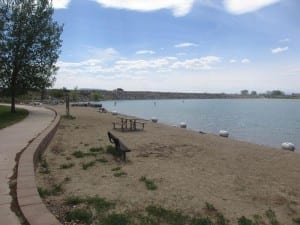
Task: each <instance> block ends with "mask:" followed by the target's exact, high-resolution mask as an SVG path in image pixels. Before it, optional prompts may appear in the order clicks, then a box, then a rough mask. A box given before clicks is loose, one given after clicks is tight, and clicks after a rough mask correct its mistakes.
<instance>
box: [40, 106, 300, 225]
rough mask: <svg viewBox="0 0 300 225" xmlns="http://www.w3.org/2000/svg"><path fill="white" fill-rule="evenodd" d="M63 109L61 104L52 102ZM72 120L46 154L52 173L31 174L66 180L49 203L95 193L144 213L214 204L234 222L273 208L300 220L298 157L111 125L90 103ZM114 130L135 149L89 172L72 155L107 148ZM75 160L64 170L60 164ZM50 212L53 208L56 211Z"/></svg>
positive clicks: (46, 180)
mask: <svg viewBox="0 0 300 225" xmlns="http://www.w3.org/2000/svg"><path fill="white" fill-rule="evenodd" d="M54 108H55V109H56V110H57V111H58V112H59V113H61V114H64V113H65V108H64V106H55V107H54ZM71 114H72V115H73V116H75V117H76V119H74V120H66V119H62V121H61V124H60V127H59V129H58V131H57V133H56V135H55V137H54V139H53V141H52V142H51V143H50V145H49V146H48V148H47V150H46V152H45V158H46V160H47V162H48V163H49V167H50V170H51V173H50V174H40V173H38V172H37V173H36V176H37V185H38V186H43V187H47V186H49V185H50V184H53V183H60V182H62V181H63V180H64V179H65V178H66V177H70V178H71V181H69V182H65V183H64V186H63V190H64V193H63V195H59V196H54V197H50V198H48V199H47V200H46V203H47V204H48V205H55V204H59V203H60V202H61V201H62V199H64V198H65V197H66V196H70V195H80V196H86V195H88V196H92V195H95V194H97V195H99V196H101V197H104V198H106V199H109V200H114V201H118V204H117V208H118V210H120V211H124V210H125V211H136V210H143V209H144V208H145V206H147V205H149V204H158V205H161V206H163V207H166V208H171V209H178V210H180V211H182V212H184V213H186V214H190V215H197V214H200V213H202V212H203V207H204V205H205V202H208V203H210V204H213V205H214V206H215V208H217V209H218V210H219V211H220V212H222V213H223V214H224V215H225V217H226V218H228V219H230V221H233V224H236V219H237V218H239V217H240V216H246V217H252V216H253V215H255V214H257V215H261V216H263V215H264V213H265V211H266V210H268V209H270V208H271V209H272V210H274V212H275V213H276V216H277V219H278V220H279V221H280V223H281V224H293V222H292V219H293V218H298V217H300V154H299V153H297V152H289V151H284V150H281V149H274V148H269V147H265V146H260V145H256V144H251V143H246V142H242V141H237V140H232V139H230V138H222V137H219V136H216V135H213V134H200V133H197V132H194V131H190V130H188V129H182V128H177V127H171V126H167V125H164V124H160V123H152V122H151V121H146V124H145V129H144V130H143V131H139V132H121V131H116V130H112V122H113V121H117V120H118V118H117V116H114V115H112V114H111V113H99V112H97V110H96V109H95V108H89V107H72V108H71ZM107 131H112V132H113V134H115V135H116V136H117V137H119V138H120V139H121V140H122V141H123V142H124V143H125V144H126V145H127V146H128V147H129V148H130V149H131V150H132V151H131V152H129V153H128V154H127V157H128V161H127V162H126V163H123V162H120V161H118V160H114V159H113V157H112V156H110V155H108V154H104V155H103V156H104V157H105V158H106V159H107V160H108V162H107V163H97V164H96V165H95V166H93V167H91V168H89V169H88V170H83V169H82V166H81V164H82V163H83V162H89V161H91V160H93V157H85V158H82V159H77V158H75V157H73V156H72V153H73V152H74V151H77V150H81V151H85V152H88V150H89V149H90V148H91V147H99V146H103V147H105V146H107V145H109V144H110V143H109V140H108V138H107ZM70 162H72V163H74V164H75V166H74V167H72V168H70V169H65V170H62V169H60V165H61V164H63V163H70ZM117 166H120V167H122V171H124V172H126V173H127V175H126V176H122V177H115V176H114V175H113V173H114V172H113V171H111V170H112V168H115V167H117ZM141 176H146V177H147V178H149V179H152V180H153V181H154V182H155V184H156V185H157V187H158V188H157V190H155V191H149V190H147V189H146V188H145V185H144V183H142V182H140V181H139V179H140V177H141ZM54 213H55V212H54Z"/></svg>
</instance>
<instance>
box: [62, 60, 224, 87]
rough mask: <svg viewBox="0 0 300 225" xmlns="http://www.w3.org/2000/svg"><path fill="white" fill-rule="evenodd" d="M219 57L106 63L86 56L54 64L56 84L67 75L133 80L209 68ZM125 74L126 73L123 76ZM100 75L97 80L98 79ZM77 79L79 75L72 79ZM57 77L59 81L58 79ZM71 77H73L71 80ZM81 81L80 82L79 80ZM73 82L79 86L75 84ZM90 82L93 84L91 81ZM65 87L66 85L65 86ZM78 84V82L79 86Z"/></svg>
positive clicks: (69, 76)
mask: <svg viewBox="0 0 300 225" xmlns="http://www.w3.org/2000/svg"><path fill="white" fill-rule="evenodd" d="M219 61H220V58H219V57H217V56H205V57H201V58H192V59H187V60H179V59H178V58H176V57H158V58H155V59H148V60H144V59H134V60H133V59H132V60H128V59H117V60H115V61H113V62H105V61H103V60H99V59H92V58H91V59H88V60H84V61H81V62H76V63H75V62H63V61H59V62H58V63H57V66H58V67H59V68H60V69H59V71H58V75H57V79H58V83H60V82H61V80H65V78H66V77H68V78H71V77H72V78H73V77H77V76H78V77H81V78H83V77H85V76H86V77H87V79H95V78H93V77H98V78H99V77H100V78H101V79H115V78H116V77H120V76H121V77H122V78H123V79H125V78H126V79H134V78H135V77H136V76H139V77H140V78H141V77H144V76H152V75H153V76H157V75H158V74H160V73H176V71H182V70H184V71H186V72H187V71H202V70H210V69H212V68H213V65H214V64H216V63H218V62H219ZM125 75H126V76H125ZM100 78H99V79H100ZM74 79H75V80H79V78H78V79H77V78H74ZM59 80H60V81H59ZM71 80H72V79H71ZM79 84H80V83H79ZM72 85H73V86H74V85H78V83H76V84H73V81H72ZM91 85H93V84H92V83H91ZM64 86H66V85H64ZM80 86H81V85H80Z"/></svg>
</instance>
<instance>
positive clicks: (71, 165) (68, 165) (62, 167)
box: [59, 163, 74, 169]
mask: <svg viewBox="0 0 300 225" xmlns="http://www.w3.org/2000/svg"><path fill="white" fill-rule="evenodd" d="M73 166H74V163H64V164H61V165H60V166H59V168H60V169H69V168H72V167H73Z"/></svg>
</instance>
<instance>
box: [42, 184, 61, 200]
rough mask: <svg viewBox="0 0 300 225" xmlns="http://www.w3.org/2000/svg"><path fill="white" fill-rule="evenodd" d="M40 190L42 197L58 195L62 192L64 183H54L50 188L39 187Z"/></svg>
mask: <svg viewBox="0 0 300 225" xmlns="http://www.w3.org/2000/svg"><path fill="white" fill-rule="evenodd" d="M38 192H39V195H40V196H41V198H46V197H48V196H51V195H58V194H60V193H61V192H62V184H54V185H52V187H51V188H50V189H46V188H42V187H38Z"/></svg>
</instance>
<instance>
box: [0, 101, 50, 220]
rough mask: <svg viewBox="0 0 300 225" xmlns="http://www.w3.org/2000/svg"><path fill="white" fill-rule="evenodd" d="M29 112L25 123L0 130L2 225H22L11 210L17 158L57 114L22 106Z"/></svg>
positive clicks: (43, 109) (0, 209)
mask: <svg viewBox="0 0 300 225" xmlns="http://www.w3.org/2000/svg"><path fill="white" fill-rule="evenodd" d="M20 107H22V108H25V109H27V110H28V111H29V115H28V117H27V118H26V119H24V120H23V121H21V122H19V123H17V124H14V125H12V126H9V127H7V128H4V129H1V130H0V218H1V221H0V223H1V224H5V225H20V222H19V219H18V218H17V216H16V215H15V213H14V212H12V210H11V208H10V207H11V201H12V198H11V196H10V195H9V192H10V189H9V178H10V177H11V176H12V175H13V168H14V167H15V165H16V162H15V157H16V154H17V153H18V152H20V151H21V150H23V149H24V148H25V147H26V146H27V145H28V143H29V142H30V141H31V140H33V139H34V138H36V137H37V136H38V135H39V134H40V133H41V132H42V131H43V130H45V129H46V128H47V127H48V126H49V125H50V124H51V122H52V121H53V119H54V118H55V113H54V112H53V111H51V110H49V109H45V108H42V107H31V106H23V105H22V106H20Z"/></svg>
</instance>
